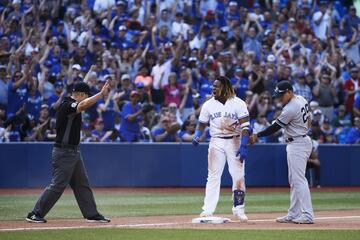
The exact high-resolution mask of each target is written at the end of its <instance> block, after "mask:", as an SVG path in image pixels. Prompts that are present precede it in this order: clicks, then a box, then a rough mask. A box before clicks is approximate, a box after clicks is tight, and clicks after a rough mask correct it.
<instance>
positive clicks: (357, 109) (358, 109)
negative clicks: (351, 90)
mask: <svg viewBox="0 0 360 240" xmlns="http://www.w3.org/2000/svg"><path fill="white" fill-rule="evenodd" d="M353 113H354V116H355V117H360V94H357V95H355V101H354V106H353Z"/></svg>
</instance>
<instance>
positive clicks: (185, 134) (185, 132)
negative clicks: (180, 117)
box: [178, 119, 196, 142]
mask: <svg viewBox="0 0 360 240" xmlns="http://www.w3.org/2000/svg"><path fill="white" fill-rule="evenodd" d="M195 128H196V123H195V122H192V121H190V120H188V119H187V120H185V122H184V123H183V125H182V126H181V129H180V131H179V132H178V136H179V137H180V138H181V141H182V142H191V141H192V138H193V135H194V133H195Z"/></svg>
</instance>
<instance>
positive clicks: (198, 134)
mask: <svg viewBox="0 0 360 240" xmlns="http://www.w3.org/2000/svg"><path fill="white" fill-rule="evenodd" d="M202 134H203V132H202V131H200V130H199V129H197V130H196V131H195V134H194V137H196V138H199V137H201V135H202Z"/></svg>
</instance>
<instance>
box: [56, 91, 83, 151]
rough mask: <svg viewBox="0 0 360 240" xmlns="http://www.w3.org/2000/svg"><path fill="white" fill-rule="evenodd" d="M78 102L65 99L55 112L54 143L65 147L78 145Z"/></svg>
mask: <svg viewBox="0 0 360 240" xmlns="http://www.w3.org/2000/svg"><path fill="white" fill-rule="evenodd" d="M77 105H78V102H76V100H75V99H73V98H70V97H66V98H65V99H64V100H63V101H62V103H61V105H60V107H59V110H58V112H57V118H56V138H55V142H56V143H59V144H65V145H79V142H80V130H81V113H76V108H77Z"/></svg>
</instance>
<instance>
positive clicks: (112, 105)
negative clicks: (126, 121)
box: [97, 78, 119, 131]
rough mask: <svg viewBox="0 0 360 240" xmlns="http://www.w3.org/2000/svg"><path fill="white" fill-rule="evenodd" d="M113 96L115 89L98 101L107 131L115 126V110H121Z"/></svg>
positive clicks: (98, 108) (99, 110)
mask: <svg viewBox="0 0 360 240" xmlns="http://www.w3.org/2000/svg"><path fill="white" fill-rule="evenodd" d="M105 79H107V78H105ZM113 96H114V90H111V91H110V93H106V94H105V97H104V99H101V100H99V101H98V107H97V110H98V112H99V115H100V116H101V118H102V119H103V121H104V129H105V131H108V130H112V129H113V128H114V124H115V123H114V116H115V112H119V107H118V105H117V102H116V101H114V99H113Z"/></svg>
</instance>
